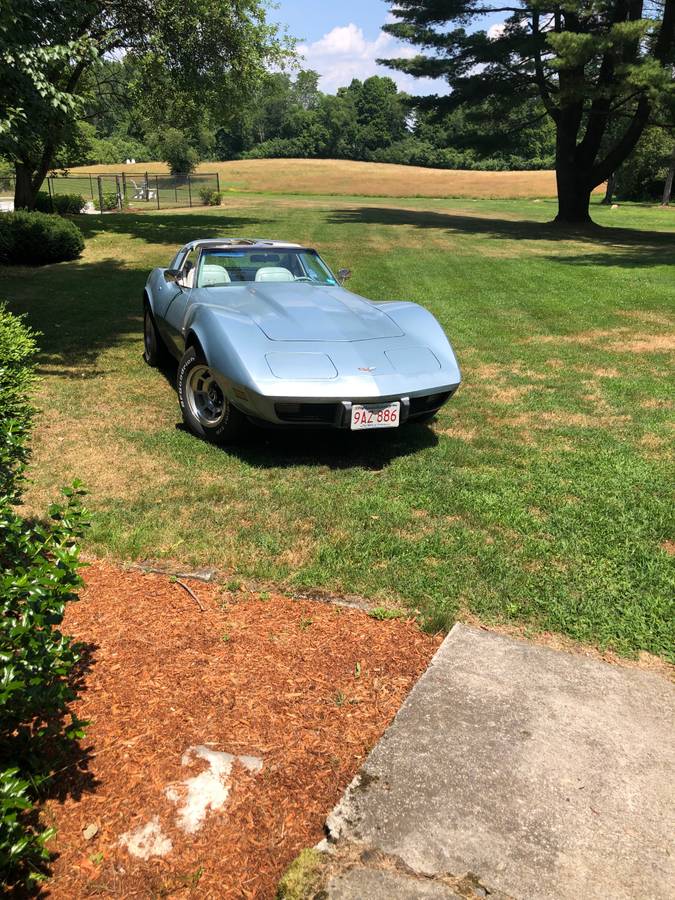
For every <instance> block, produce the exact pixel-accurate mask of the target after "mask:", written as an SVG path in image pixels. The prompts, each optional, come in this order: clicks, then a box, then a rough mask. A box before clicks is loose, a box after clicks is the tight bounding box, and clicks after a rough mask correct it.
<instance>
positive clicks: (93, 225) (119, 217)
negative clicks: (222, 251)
mask: <svg viewBox="0 0 675 900" xmlns="http://www.w3.org/2000/svg"><path fill="white" fill-rule="evenodd" d="M77 224H78V225H79V227H80V228H81V229H82V233H83V234H84V237H85V240H86V239H88V238H92V237H94V236H96V235H98V234H101V233H113V234H120V235H128V236H130V237H133V238H137V239H138V240H141V241H145V242H146V243H148V244H166V245H168V246H170V247H173V248H175V249H176V250H178V249H179V248H180V247H182V246H183V244H186V243H187V242H188V241H195V240H198V239H203V238H213V237H259V235H258V234H257V233H256V232H257V230H258V225H259V219H257V218H250V217H248V216H240V215H227V214H225V215H223V214H222V213H213V214H211V215H209V214H208V213H201V212H200V213H193V212H190V211H188V210H185V211H183V212H180V213H173V214H166V213H162V214H161V215H157V216H155V215H148V214H147V213H117V214H115V215H109V216H78V217H77ZM245 232H246V233H245ZM168 262H169V259H168V258H167V260H166V263H167V264H168Z"/></svg>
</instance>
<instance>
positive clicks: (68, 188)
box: [46, 172, 220, 211]
mask: <svg viewBox="0 0 675 900" xmlns="http://www.w3.org/2000/svg"><path fill="white" fill-rule="evenodd" d="M46 186H47V190H48V191H49V194H50V196H54V195H56V194H82V196H83V197H84V198H85V200H88V201H90V202H91V203H92V204H93V206H94V207H95V208H96V209H99V210H103V211H109V210H115V209H118V210H131V211H134V210H141V209H172V208H173V209H177V208H180V207H186V206H187V207H191V206H203V205H204V204H205V195H206V193H211V192H213V191H219V190H220V178H219V176H218V173H217V172H213V173H209V172H204V173H200V174H198V175H166V174H163V173H159V172H157V173H154V172H142V173H140V174H139V173H134V174H131V175H128V174H127V173H126V172H121V173H119V174H117V173H110V174H105V175H101V174H98V173H89V172H77V173H73V174H68V175H50V176H49V177H48V178H47V181H46Z"/></svg>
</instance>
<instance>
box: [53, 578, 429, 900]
mask: <svg viewBox="0 0 675 900" xmlns="http://www.w3.org/2000/svg"><path fill="white" fill-rule="evenodd" d="M86 581H87V588H86V591H85V592H84V594H83V598H82V601H81V602H80V603H78V604H73V605H71V606H70V607H69V609H68V611H67V615H66V620H65V630H66V632H68V633H72V634H74V635H75V636H76V637H77V638H78V639H80V640H83V641H86V642H88V643H89V644H90V645H91V647H92V654H93V666H92V668H91V670H90V671H89V672H88V673H87V674H86V676H85V690H83V691H82V692H81V694H80V699H79V700H78V701H77V703H76V711H77V713H78V715H80V716H82V717H83V718H85V719H88V720H90V722H91V724H90V725H89V728H88V731H87V737H86V739H85V742H84V747H85V748H88V750H89V754H88V757H87V756H84V757H83V758H82V759H81V760H80V761H79V762H78V764H76V765H73V766H71V767H70V768H69V769H68V770H67V775H65V776H63V775H62V777H65V778H66V784H65V786H66V787H67V788H68V789H69V790H70V794H69V796H68V797H67V799H65V800H63V801H60V802H58V801H56V800H51V801H49V802H48V803H47V806H46V808H45V809H44V810H43V814H44V816H45V818H47V819H49V820H50V821H53V822H54V824H55V825H56V827H57V829H58V836H57V838H56V839H55V841H54V842H53V843H52V849H53V850H55V851H56V852H57V853H58V857H57V858H56V860H55V862H54V867H53V868H54V877H53V878H52V880H51V881H50V882H49V896H50V897H52V898H54V900H73V898H80V897H86V896H91V895H94V894H105V895H113V896H120V897H131V896H134V897H151V896H155V897H158V896H168V895H173V893H174V892H177V893H178V895H180V896H182V895H183V893H184V894H189V895H191V896H199V897H200V898H201V897H203V898H253V897H255V898H259V900H264V898H270V900H271V898H272V897H274V893H275V887H276V883H277V880H278V878H279V876H280V875H281V873H282V871H283V870H284V868H285V867H286V865H287V864H288V863H289V862H290V861H291V860H292V859H293V858H294V857H295V855H296V854H297V853H298V852H299V850H301V849H302V848H303V847H306V846H308V845H312V844H314V843H316V842H317V841H318V840H320V838H321V837H322V827H323V823H324V820H325V817H326V815H327V813H328V812H329V811H330V809H331V808H332V807H333V805H334V804H335V802H336V801H337V800H338V798H339V797H340V795H341V793H342V791H343V790H344V789H345V787H346V786H347V784H348V783H349V781H350V780H351V779H352V777H353V776H354V775H355V773H356V771H357V770H358V768H359V766H360V765H361V762H362V761H363V758H364V756H365V754H366V753H367V752H368V751H369V749H370V748H371V747H372V746H373V744H374V743H375V742H376V741H377V740H378V739H379V737H380V736H381V734H382V733H383V731H384V729H385V728H386V727H387V725H388V724H389V722H390V721H391V719H392V718H393V716H394V714H395V713H396V711H397V710H398V708H399V706H400V704H401V702H402V701H403V699H404V697H405V696H406V694H407V693H408V691H409V690H410V688H411V686H412V685H413V683H414V682H415V680H416V679H417V678H418V677H419V675H420V674H421V673H422V672H423V671H424V669H425V668H426V666H427V664H428V662H429V660H430V658H431V656H432V655H433V653H434V651H435V649H436V648H437V646H438V644H439V642H440V638H432V637H429V636H428V635H425V634H422V633H421V632H420V631H419V629H418V628H417V627H416V626H415V625H414V624H413V623H411V622H402V621H388V622H376V621H375V620H373V619H371V618H369V617H368V616H367V615H365V614H364V613H362V612H360V611H358V610H352V609H343V608H339V607H335V606H330V605H328V604H321V603H312V602H309V601H296V600H291V599H287V598H284V597H281V596H278V595H274V596H272V597H271V598H270V599H269V600H268V601H264V600H261V599H259V598H256V597H254V596H253V595H249V594H243V593H240V594H236V595H230V594H226V593H225V594H224V593H222V592H220V591H219V589H218V588H217V587H216V586H212V585H203V584H198V585H197V584H196V583H194V582H193V583H192V586H193V590H194V591H195V592H196V594H197V596H198V598H199V601H200V603H201V604H202V606H203V607H204V611H203V612H202V611H200V609H199V608H198V605H197V603H196V602H195V601H194V600H193V598H192V597H190V596H189V594H188V593H187V592H186V591H185V590H184V589H183V588H182V587H181V586H180V585H178V584H172V583H171V582H170V581H169V579H168V578H166V577H165V576H161V575H150V574H148V575H143V574H141V573H139V572H130V571H123V570H120V569H119V568H117V567H114V566H112V565H108V564H105V563H102V562H97V563H94V564H93V565H92V566H91V567H90V568H89V569H88V570H87V571H86ZM223 598H225V600H226V602H225V604H223ZM224 636H226V638H227V640H223V637H224ZM203 744H207V745H209V746H212V747H213V748H214V749H217V750H222V751H225V752H229V753H232V754H234V755H240V754H243V755H254V756H258V757H260V758H262V760H263V768H262V771H261V772H260V773H259V774H258V775H253V774H251V773H249V772H246V771H245V770H244V769H243V768H241V767H238V768H237V769H235V771H234V773H233V777H232V779H231V794H230V797H229V800H228V802H227V805H226V806H225V807H224V808H223V809H222V810H219V811H210V812H208V813H207V816H206V819H205V821H204V824H203V827H202V828H201V830H199V831H197V832H196V833H195V834H192V835H186V834H185V833H184V832H182V831H180V830H179V828H178V827H177V825H176V820H175V806H173V804H172V803H171V802H170V801H169V799H167V798H166V796H165V795H164V789H165V788H166V786H167V785H169V784H170V783H172V782H176V781H177V780H180V779H182V778H185V777H186V776H187V775H196V774H199V772H200V771H201V768H202V767H201V765H197V766H193V767H192V768H193V770H192V771H189V770H186V769H185V768H183V767H182V766H181V756H182V754H183V753H184V752H185V750H186V749H187V748H188V747H191V746H194V745H203ZM92 782H93V783H92ZM78 792H79V793H80V794H81V795H80V797H79V799H77V797H78ZM154 816H157V817H158V818H159V821H160V823H161V827H162V830H163V832H164V833H165V834H166V835H167V836H168V837H170V838H171V840H172V842H173V850H172V851H171V852H170V853H169V854H168V855H167V856H165V857H163V858H161V857H154V858H151V859H149V860H147V861H143V860H141V859H137V858H135V857H133V856H131V855H130V854H129V853H128V852H127V850H126V849H125V848H123V847H121V846H120V844H119V839H120V836H121V835H122V834H123V833H124V832H127V831H128V830H129V829H131V828H134V827H135V826H138V825H141V824H144V823H146V822H148V821H149V820H150V819H152V818H153V817H154ZM90 824H94V825H95V826H96V827H97V829H98V831H97V834H96V836H95V837H94V838H93V839H91V840H89V841H87V840H85V838H84V837H83V833H82V832H83V829H84V828H85V827H86V826H88V825H90ZM200 872H201V874H199V873H200ZM192 876H194V879H195V880H194V882H193V889H192V891H190V890H188V887H189V883H190V878H191V877H192ZM181 892H182V893H181Z"/></svg>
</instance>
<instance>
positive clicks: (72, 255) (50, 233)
mask: <svg viewBox="0 0 675 900" xmlns="http://www.w3.org/2000/svg"><path fill="white" fill-rule="evenodd" d="M83 250H84V238H83V236H82V232H81V231H80V229H79V228H78V227H77V225H76V224H75V223H74V222H71V221H69V220H68V219H62V218H61V217H60V216H56V215H47V214H46V213H41V212H28V211H27V210H23V209H19V210H16V212H10V213H0V265H28V266H41V265H45V264H46V263H55V262H63V261H64V260H69V259H77V257H78V256H79V255H80V253H81V252H82V251H83Z"/></svg>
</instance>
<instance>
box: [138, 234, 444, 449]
mask: <svg viewBox="0 0 675 900" xmlns="http://www.w3.org/2000/svg"><path fill="white" fill-rule="evenodd" d="M350 274H351V273H350V272H349V270H348V269H340V270H339V272H338V273H337V276H336V275H334V274H333V273H332V272H331V270H330V269H329V267H328V266H327V265H326V263H325V262H324V261H323V260H322V259H321V257H320V256H319V254H318V253H317V251H316V250H313V249H310V248H308V247H303V246H301V245H300V244H291V243H285V242H282V241H268V240H262V239H257V238H256V239H249V238H218V239H213V240H196V241H191V242H190V243H188V244H186V245H185V246H184V247H182V248H181V249H180V250H179V251H178V253H176V255H175V256H174V258H173V259H172V260H171V262H170V263H169V266H168V268H158V269H154V270H153V271H152V272H151V273H150V276H149V277H148V280H147V283H146V285H145V291H144V293H143V307H144V347H145V352H144V356H145V360H146V362H147V363H149V364H150V365H151V366H156V365H159V364H160V363H161V362H162V357H163V356H168V355H171V356H174V357H175V358H176V359H177V360H178V361H179V362H178V375H177V386H178V397H179V400H180V405H181V410H182V413H183V418H184V421H185V424H186V425H187V426H188V428H190V430H191V431H193V432H194V433H195V434H197V435H199V436H200V437H203V438H206V439H207V440H209V441H212V442H213V443H218V444H224V443H229V442H232V441H234V440H236V439H237V438H238V437H239V436H240V435H241V433H242V432H243V430H244V429H245V428H246V426H247V425H248V424H249V423H254V424H258V425H273V426H279V427H282V426H286V427H293V426H295V427H297V426H308V425H309V426H326V427H332V428H345V429H351V430H354V431H356V430H366V429H377V428H397V427H398V426H399V425H402V424H403V423H405V422H411V421H417V422H419V421H423V420H425V419H429V418H431V417H432V416H433V415H434V413H435V412H436V411H437V410H438V409H439V408H440V407H441V406H442V405H443V404H444V403H445V402H446V400H448V399H449V398H450V397H451V396H452V395H453V394H454V392H455V391H456V390H457V388H458V387H459V384H460V380H461V376H460V372H459V367H458V365H457V360H456V359H455V354H454V352H453V350H452V347H451V346H450V343H449V341H448V339H447V337H446V336H445V334H444V333H443V329H442V328H441V326H440V325H439V324H438V322H437V321H436V319H435V318H434V317H433V316H432V315H431V313H430V312H428V311H427V310H426V309H424V308H423V307H421V306H418V305H417V304H415V303H407V302H402V301H387V302H379V301H378V302H373V301H371V300H366V299H365V298H363V297H359V296H358V295H357V294H354V293H352V292H351V291H349V290H347V289H346V288H345V287H344V282H345V281H346V279H347V278H348V277H349V275H350Z"/></svg>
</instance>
